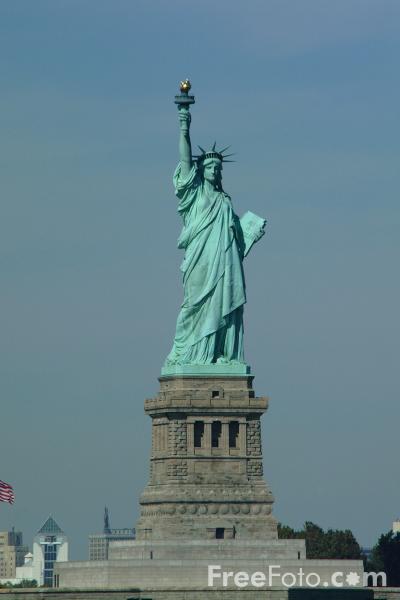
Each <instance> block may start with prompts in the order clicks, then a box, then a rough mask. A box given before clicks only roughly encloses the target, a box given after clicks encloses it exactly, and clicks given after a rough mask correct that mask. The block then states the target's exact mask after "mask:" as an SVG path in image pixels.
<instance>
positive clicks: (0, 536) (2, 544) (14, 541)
mask: <svg viewBox="0 0 400 600" xmlns="http://www.w3.org/2000/svg"><path fill="white" fill-rule="evenodd" d="M27 552H29V548H28V546H24V544H23V542H22V533H21V531H14V527H13V528H12V530H11V531H1V532H0V579H14V578H15V576H16V568H17V567H19V566H21V565H23V564H24V556H25V554H26V553H27Z"/></svg>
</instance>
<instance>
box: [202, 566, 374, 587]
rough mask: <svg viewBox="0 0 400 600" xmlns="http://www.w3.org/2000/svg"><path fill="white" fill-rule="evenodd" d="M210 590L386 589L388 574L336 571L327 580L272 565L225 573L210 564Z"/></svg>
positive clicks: (315, 575)
mask: <svg viewBox="0 0 400 600" xmlns="http://www.w3.org/2000/svg"><path fill="white" fill-rule="evenodd" d="M207 581H208V587H221V586H222V587H234V586H235V587H237V588H245V587H248V586H251V587H255V588H262V587H274V586H276V587H286V588H292V587H309V588H316V587H336V588H341V587H368V586H373V587H378V586H379V587H386V573H384V572H383V571H380V572H379V573H374V572H370V573H365V572H364V573H361V574H359V573H357V572H355V571H349V572H347V573H346V572H344V571H335V572H334V573H332V574H330V575H329V576H327V577H326V578H325V579H324V578H323V577H321V575H320V574H319V573H313V572H304V570H303V568H302V567H299V569H297V570H296V571H290V572H289V571H283V570H282V569H281V566H280V565H268V568H267V569H266V571H265V572H263V571H254V572H253V573H249V572H247V571H223V570H222V567H221V565H208V579H207Z"/></svg>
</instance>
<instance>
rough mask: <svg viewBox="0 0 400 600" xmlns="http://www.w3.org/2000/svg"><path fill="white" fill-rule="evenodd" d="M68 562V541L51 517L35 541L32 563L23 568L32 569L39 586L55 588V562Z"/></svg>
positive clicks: (33, 577) (33, 576)
mask: <svg viewBox="0 0 400 600" xmlns="http://www.w3.org/2000/svg"><path fill="white" fill-rule="evenodd" d="M67 560H68V540H67V537H66V535H65V533H64V532H63V530H62V529H61V528H60V527H59V525H58V524H57V523H56V522H55V520H54V519H53V517H51V516H50V517H49V518H48V519H47V520H46V522H45V523H44V524H43V525H42V527H41V528H40V529H39V531H38V532H37V534H36V536H35V537H34V539H33V556H32V559H31V561H29V562H28V563H27V564H25V565H24V567H21V569H26V568H27V567H28V566H29V567H30V568H31V569H32V579H36V581H37V582H38V585H45V586H48V587H52V586H53V569H54V563H55V562H64V561H67Z"/></svg>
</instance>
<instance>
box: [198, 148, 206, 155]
mask: <svg viewBox="0 0 400 600" xmlns="http://www.w3.org/2000/svg"><path fill="white" fill-rule="evenodd" d="M197 147H198V149H199V150H200V151H201V152H202V153H203V154H205V153H206V151H205V150H204V148H202V147H201V146H197Z"/></svg>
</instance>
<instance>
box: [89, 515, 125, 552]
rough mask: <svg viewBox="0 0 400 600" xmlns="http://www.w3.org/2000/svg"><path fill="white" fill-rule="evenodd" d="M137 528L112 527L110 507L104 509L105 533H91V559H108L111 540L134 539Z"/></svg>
mask: <svg viewBox="0 0 400 600" xmlns="http://www.w3.org/2000/svg"><path fill="white" fill-rule="evenodd" d="M134 539H135V530H134V529H133V528H132V529H128V528H125V529H111V528H110V518H109V513H108V508H107V507H105V509H104V527H103V533H95V534H92V535H89V560H108V548H109V545H110V542H115V541H121V540H134Z"/></svg>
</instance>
